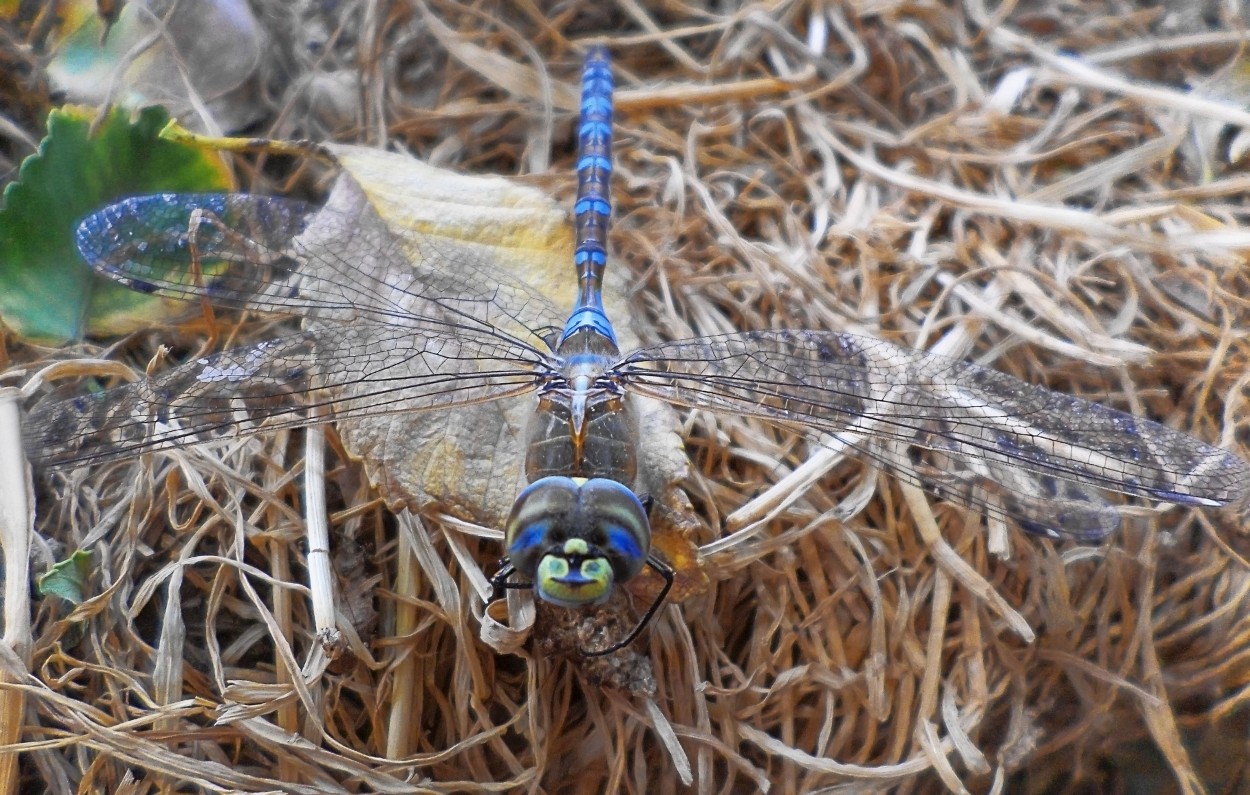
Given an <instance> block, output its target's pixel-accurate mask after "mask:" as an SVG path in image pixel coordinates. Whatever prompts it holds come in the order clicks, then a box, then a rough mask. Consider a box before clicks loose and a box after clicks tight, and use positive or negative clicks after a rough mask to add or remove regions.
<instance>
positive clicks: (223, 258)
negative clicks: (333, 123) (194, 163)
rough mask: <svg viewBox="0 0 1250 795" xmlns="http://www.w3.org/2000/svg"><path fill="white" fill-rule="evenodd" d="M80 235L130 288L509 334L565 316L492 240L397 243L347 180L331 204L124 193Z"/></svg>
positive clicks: (99, 263)
mask: <svg viewBox="0 0 1250 795" xmlns="http://www.w3.org/2000/svg"><path fill="white" fill-rule="evenodd" d="M77 242H78V248H79V251H80V252H81V253H82V255H83V257H84V258H85V259H86V260H87V261H88V262H89V263H90V264H91V266H92V267H93V268H95V269H96V270H97V271H98V272H100V273H102V274H104V275H106V276H108V277H110V278H112V279H115V280H117V281H119V282H121V283H123V284H125V285H127V286H129V287H131V288H132V289H135V290H139V291H141V292H148V293H158V294H161V295H166V296H172V297H175V298H183V299H187V300H197V299H203V300H206V301H208V302H210V303H212V304H215V305H217V306H223V307H230V308H245V309H257V310H262V311H269V312H282V313H286V314H294V315H299V316H304V317H321V318H333V319H339V320H351V319H357V318H359V319H364V320H368V321H370V322H375V323H396V324H404V323H407V322H409V321H410V320H411V319H413V318H421V319H444V320H447V319H450V321H449V322H453V323H456V324H458V325H466V326H470V327H473V328H483V329H484V328H488V327H492V326H496V327H505V328H508V329H509V330H510V331H512V332H513V333H520V332H522V331H529V332H538V331H541V330H542V329H543V328H545V327H547V326H549V325H550V324H551V323H553V322H554V321H555V320H557V319H558V316H559V313H558V312H557V311H556V310H555V309H554V307H553V306H552V304H551V302H550V301H548V300H547V299H546V298H544V297H543V296H542V295H540V294H538V293H537V292H535V291H534V290H532V289H530V288H529V287H527V286H526V285H524V284H523V283H522V282H520V281H517V280H516V279H514V278H512V277H511V276H510V275H509V274H507V273H506V272H505V271H504V270H502V269H501V268H499V267H497V265H496V263H494V262H492V260H491V256H490V250H489V249H488V248H482V247H476V248H475V247H471V246H469V245H468V244H466V243H464V242H463V241H459V240H456V239H453V238H444V237H439V236H436V235H428V236H423V235H421V234H418V233H413V234H410V235H409V236H408V237H407V239H406V241H405V242H404V243H402V244H401V242H400V241H399V240H398V239H397V238H396V237H395V235H394V234H392V233H391V232H390V231H389V230H388V229H387V228H386V225H385V224H384V223H383V222H382V220H381V219H380V218H379V217H378V216H377V214H376V212H375V211H374V210H373V208H372V206H371V205H370V204H369V203H368V202H367V201H365V200H364V198H363V196H362V195H361V194H360V191H359V188H357V187H355V186H354V185H353V184H351V183H350V182H346V181H340V183H339V186H338V187H336V188H335V191H334V192H333V193H332V194H331V197H330V200H329V202H328V203H327V205H326V206H325V207H316V206H314V205H311V204H307V203H305V202H300V201H294V200H290V199H283V198H279V197H272V196H255V195H250V194H156V195H151V196H139V197H135V198H131V199H125V200H123V201H120V202H117V203H116V204H112V205H109V206H108V207H105V208H104V209H102V210H100V211H98V212H96V213H94V214H92V215H90V216H88V217H87V218H86V219H84V220H83V221H82V223H81V224H80V225H79V228H78V233H77Z"/></svg>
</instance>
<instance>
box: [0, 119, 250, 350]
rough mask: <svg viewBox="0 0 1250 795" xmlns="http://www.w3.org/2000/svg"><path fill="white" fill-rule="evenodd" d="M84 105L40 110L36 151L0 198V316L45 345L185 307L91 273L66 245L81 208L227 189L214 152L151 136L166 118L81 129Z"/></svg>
mask: <svg viewBox="0 0 1250 795" xmlns="http://www.w3.org/2000/svg"><path fill="white" fill-rule="evenodd" d="M91 119H92V112H91V111H88V110H86V109H81V108H73V107H69V108H61V109H58V110H54V111H52V113H51V114H49V116H48V133H47V136H46V137H45V138H44V139H43V141H42V142H41V143H40V145H39V151H38V152H37V153H36V154H34V155H31V156H30V157H28V158H26V160H25V161H23V163H22V167H21V169H20V170H19V172H18V179H17V181H16V182H13V183H10V184H9V185H8V186H7V187H6V188H5V190H4V198H3V203H2V206H0V320H3V321H4V323H5V324H7V325H8V326H9V327H10V328H12V329H13V330H14V331H15V332H17V333H18V334H19V335H21V336H23V337H25V338H27V339H32V340H37V341H39V342H44V343H49V344H59V343H64V342H67V341H69V340H73V339H78V338H80V337H82V336H84V335H88V334H92V335H105V334H122V333H127V332H129V331H133V330H135V329H137V328H143V327H148V326H152V325H154V324H159V323H162V322H168V321H169V319H170V318H171V317H173V316H175V315H178V314H182V313H183V312H184V311H185V305H180V304H178V303H176V302H170V301H168V300H164V299H159V298H153V297H151V296H144V295H141V294H139V293H136V292H133V291H131V290H127V289H125V288H124V287H121V286H119V285H116V284H114V283H112V282H111V281H109V280H107V279H102V278H99V277H97V276H95V275H94V274H93V273H92V272H91V270H90V269H89V268H88V267H87V266H86V264H84V263H83V261H82V259H81V258H80V257H79V255H78V251H77V249H76V248H75V246H74V242H73V235H74V230H75V229H76V228H77V226H78V222H79V221H81V220H82V219H83V217H85V216H86V215H87V214H88V213H90V212H92V211H93V210H97V209H99V208H100V207H102V206H104V205H105V204H108V203H109V202H111V201H114V200H116V199H119V198H122V197H124V196H134V195H138V194H143V193H159V192H162V191H185V192H203V191H228V190H230V189H231V182H230V176H229V173H228V171H227V170H226V168H225V165H224V163H223V162H222V160H221V158H220V156H218V155H217V154H215V153H212V152H205V151H203V150H201V149H196V148H194V147H190V146H186V145H184V144H179V143H176V142H172V141H166V140H163V139H161V138H159V137H158V135H157V134H158V133H159V132H160V130H161V128H162V127H164V126H165V124H166V122H168V121H169V116H168V115H167V114H166V113H165V111H164V110H163V109H161V108H148V109H146V110H144V111H142V112H140V113H139V114H138V116H137V117H136V118H135V119H134V120H133V121H132V120H130V118H129V117H128V115H127V114H126V113H125V112H123V111H116V110H115V111H114V112H112V113H111V114H110V115H109V116H108V118H107V119H105V121H104V122H103V123H102V124H101V125H100V126H99V129H98V130H97V131H96V133H95V135H93V136H89V135H88V128H89V126H90V124H91Z"/></svg>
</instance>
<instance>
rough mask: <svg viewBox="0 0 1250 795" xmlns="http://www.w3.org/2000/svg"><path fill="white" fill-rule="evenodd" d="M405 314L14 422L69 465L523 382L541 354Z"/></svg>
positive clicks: (497, 392) (317, 331) (418, 406)
mask: <svg viewBox="0 0 1250 795" xmlns="http://www.w3.org/2000/svg"><path fill="white" fill-rule="evenodd" d="M446 332H447V329H446V326H444V325H443V324H441V323H433V322H422V321H418V320H414V319H409V322H408V323H407V324H406V325H404V326H395V325H390V324H383V323H377V322H373V321H358V322H356V323H350V324H348V323H337V322H329V323H323V324H313V325H311V326H310V327H309V328H308V329H306V330H305V331H303V332H301V333H298V334H294V335H291V336H288V337H281V338H278V339H272V340H268V341H265V342H262V343H260V344H258V345H255V346H252V347H247V348H238V349H236V350H231V351H226V352H224V353H219V354H216V355H213V356H209V357H205V358H202V359H197V360H195V361H192V362H188V363H186V364H183V365H181V366H179V367H176V368H173V369H171V370H169V371H167V372H165V373H162V374H160V375H159V376H157V377H155V378H152V379H146V380H143V381H138V382H135V383H132V384H127V385H125V386H121V387H117V388H115V389H110V390H107V391H105V392H102V393H99V394H95V395H84V396H80V397H75V398H73V399H70V400H63V401H58V402H50V403H44V404H40V405H38V406H36V407H35V408H34V410H32V411H31V413H30V415H29V417H28V418H27V421H26V422H25V423H24V425H23V434H24V442H25V447H26V450H27V451H28V454H29V455H30V457H31V460H32V462H33V463H35V464H36V465H42V466H54V467H62V466H72V465H80V464H92V463H98V462H102V461H111V460H118V459H123V458H127V457H131V456H134V455H137V454H139V453H142V452H148V451H153V450H163V449H167V448H170V447H175V446H179V445H183V444H197V443H200V442H205V441H210V440H213V439H221V438H227V437H232V436H238V435H243V434H250V433H255V432H257V431H260V430H269V429H273V428H280V427H292V426H300V425H307V424H309V423H310V422H312V421H317V422H324V421H325V420H326V419H327V418H326V417H320V418H318V419H316V420H310V419H309V417H307V416H306V412H307V409H309V408H310V407H312V406H325V407H328V408H330V409H331V410H332V411H333V418H334V419H335V420H343V419H352V418H358V417H363V416H373V415H381V414H389V413H395V412H398V411H424V410H432V409H445V408H451V407H454V406H462V405H466V404H470V403H480V402H483V401H488V400H496V399H499V398H502V397H506V396H509V395H516V394H521V393H525V392H529V391H532V390H533V389H534V388H535V386H536V384H537V383H538V379H539V378H540V377H541V374H543V373H545V372H550V366H551V365H550V363H549V362H548V360H546V359H545V358H543V357H542V356H541V355H539V354H536V353H535V351H534V350H533V349H531V348H530V347H529V346H527V345H525V344H524V343H521V342H518V341H515V340H509V339H508V338H507V337H506V336H504V335H500V334H499V333H497V332H494V333H492V332H485V331H478V330H474V329H461V330H460V331H459V332H458V333H457V334H456V335H454V336H449V335H448V334H447V333H446Z"/></svg>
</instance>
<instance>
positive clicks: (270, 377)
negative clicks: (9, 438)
mask: <svg viewBox="0 0 1250 795" xmlns="http://www.w3.org/2000/svg"><path fill="white" fill-rule="evenodd" d="M612 93H613V76H612V70H611V63H610V60H609V56H608V53H607V51H606V50H605V49H603V48H601V47H594V48H592V49H590V50H589V51H588V54H587V55H586V59H585V64H584V67H583V73H582V99H581V108H580V126H579V127H578V143H579V147H578V160H577V175H578V189H577V198H576V204H575V206H574V218H575V225H576V228H575V253H574V263H573V264H574V266H575V268H576V272H577V280H578V287H577V296H576V303H575V305H574V308H573V310H572V313H571V314H570V315H569V316H568V317H567V320H566V321H565V322H564V323H563V325H560V324H558V323H555V324H553V322H552V321H553V317H552V315H551V312H552V307H551V304H550V302H549V301H548V300H547V299H546V298H545V297H544V296H542V295H540V294H538V293H537V292H536V291H535V290H534V289H533V288H531V287H529V286H527V285H525V284H524V283H523V282H521V281H520V280H518V279H514V278H512V277H511V276H510V275H509V274H507V273H505V272H502V271H500V270H499V269H498V268H496V267H494V266H493V264H492V263H491V262H490V261H488V259H487V258H484V257H482V256H480V255H477V254H473V253H471V252H466V251H460V250H457V249H456V248H455V246H454V245H453V244H449V243H447V242H446V241H443V240H440V239H438V238H436V237H434V236H429V237H427V238H422V237H421V236H420V235H418V236H417V237H416V240H417V243H416V245H417V247H418V248H420V249H422V250H423V253H424V254H429V255H431V256H432V258H433V259H434V260H437V261H441V262H444V263H447V265H448V267H445V268H441V269H428V268H427V269H425V270H413V269H411V268H405V267H404V266H405V265H406V262H405V261H403V260H404V255H403V254H402V252H401V249H400V248H399V247H397V246H395V245H394V244H393V242H392V241H390V240H389V238H388V233H387V232H386V231H385V230H384V229H382V230H379V229H378V227H377V224H376V223H373V224H372V225H371V224H370V222H369V220H368V219H367V218H363V217H361V216H360V215H359V214H352V213H350V212H347V211H343V210H340V209H336V208H334V207H329V206H327V207H317V206H314V205H311V204H307V203H304V202H300V201H296V200H293V199H285V198H280V197H272V196H260V195H251V194H212V195H200V194H159V195H151V196H140V197H134V198H130V199H125V200H123V201H120V202H118V203H115V204H112V205H110V206H107V207H105V208H104V209H102V210H99V211H98V212H96V213H94V214H92V215H90V216H88V217H87V218H86V219H85V220H84V221H83V222H82V223H81V224H80V226H79V228H78V231H77V245H78V248H79V250H80V252H81V253H82V255H83V257H84V258H85V259H86V260H87V262H88V263H90V265H91V266H92V267H93V268H94V269H95V270H96V271H98V272H100V273H102V274H104V275H107V276H108V277H110V278H112V279H114V280H116V281H118V282H121V283H122V284H125V285H127V286H128V287H130V288H132V289H134V290H138V291H141V292H144V293H154V294H159V295H163V296H170V297H176V298H181V299H186V300H197V301H203V302H207V303H211V304H213V305H216V306H222V307H226V308H237V309H261V310H266V311H271V312H279V313H285V314H288V315H295V316H298V317H301V318H303V319H304V320H305V324H304V327H303V330H302V331H300V332H299V333H296V334H293V335H290V336H286V337H280V338H277V339H273V340H268V341H266V342H263V343H261V344H259V345H253V346H251V347H245V348H240V349H236V350H231V351H226V352H223V353H218V354H215V355H211V356H207V357H204V358H200V359H197V360H195V361H191V362H187V363H185V364H182V365H179V366H177V367H175V368H173V369H171V370H169V371H166V372H165V373H162V374H159V375H156V376H154V377H151V378H148V379H146V380H142V381H138V382H135V383H132V384H127V385H125V386H121V387H116V388H114V389H111V390H107V391H104V392H102V393H98V394H95V395H89V396H81V397H76V398H72V399H69V400H63V401H55V402H48V403H44V404H39V405H37V406H36V407H34V409H32V411H31V412H30V415H29V417H28V420H27V422H26V423H25V432H24V433H25V443H26V449H27V450H28V451H29V455H30V457H31V458H32V461H33V463H35V464H36V465H42V466H44V467H51V468H67V467H77V466H82V465H89V464H95V463H98V462H102V461H115V460H120V459H125V458H128V457H132V456H136V455H138V454H140V453H144V452H150V451H156V450H162V449H169V448H173V447H177V446H182V445H187V444H193V443H200V442H204V441H208V440H211V439H215V438H221V437H229V436H238V435H242V434H251V433H256V432H259V431H261V430H265V429H273V428H281V427H288V428H289V427H299V426H304V425H309V424H313V423H317V422H325V421H327V419H328V420H347V419H352V418H359V417H369V416H377V415H382V414H390V413H396V412H421V411H434V410H446V409H453V408H457V407H464V406H470V405H474V404H480V403H485V402H489V401H502V400H528V401H530V402H531V404H532V405H531V408H532V419H531V420H530V424H529V430H528V443H527V444H528V446H527V451H526V453H525V466H524V471H525V478H526V482H527V484H528V485H525V486H524V487H523V489H522V490H521V491H520V493H519V495H518V496H517V498H516V500H515V503H514V505H513V507H512V510H511V513H510V515H509V516H508V518H507V520H506V521H505V522H504V545H505V556H504V557H503V558H502V560H501V565H500V568H499V570H498V572H497V574H496V575H495V576H494V577H493V579H492V584H493V589H492V590H493V592H492V594H491V600H492V601H493V600H495V599H499V598H502V597H503V596H504V595H506V593H507V592H508V591H510V590H514V589H532V591H533V592H534V594H536V596H537V597H538V598H539V599H542V600H545V601H546V602H549V603H551V604H554V605H557V606H561V607H566V608H576V609H584V608H590V607H594V606H597V605H601V604H603V603H604V602H605V601H606V600H607V599H608V598H609V597H610V596H611V595H612V594H613V592H614V590H615V589H617V588H619V587H620V586H621V585H622V584H623V583H625V582H627V581H629V580H630V579H631V578H633V577H635V576H637V575H638V574H639V573H640V572H641V571H642V570H643V569H644V568H649V569H651V570H652V571H654V572H655V573H656V574H658V575H659V576H660V577H661V578H662V580H663V586H662V588H661V590H660V591H659V594H658V596H656V597H655V599H654V600H653V601H652V603H651V604H650V606H649V607H648V608H647V610H646V611H645V613H644V614H643V615H642V617H641V618H640V620H639V621H638V622H637V623H636V625H635V626H634V627H633V628H632V629H631V630H630V631H629V632H628V633H627V634H626V635H625V637H624V638H622V639H621V640H619V641H617V642H615V643H611V644H609V645H607V646H605V647H603V648H599V649H587V650H583V651H582V653H583V654H585V655H587V656H595V655H601V654H607V653H610V652H613V651H617V650H619V649H622V648H624V647H625V646H626V645H628V644H630V643H632V642H633V641H634V640H635V639H636V638H637V637H638V635H639V633H640V632H641V631H642V630H643V628H644V627H645V626H646V625H647V623H648V622H649V621H650V620H651V618H652V617H653V616H654V615H655V613H656V611H657V610H658V608H659V607H660V605H661V604H662V603H663V602H664V599H665V597H666V596H667V594H668V592H669V589H670V588H671V586H672V583H673V569H672V567H671V566H669V565H668V563H666V562H665V561H664V560H663V558H662V557H661V556H660V555H659V554H658V553H657V552H656V551H655V550H654V549H653V548H652V544H651V528H650V519H649V517H648V510H647V505H646V502H645V500H644V499H642V498H640V497H639V496H638V494H637V493H636V491H635V488H636V485H635V484H636V481H637V480H638V478H639V474H640V473H639V471H638V469H639V464H638V462H639V457H638V453H637V428H636V418H635V417H634V416H633V411H634V405H633V404H634V396H641V397H646V398H655V399H659V400H661V401H666V402H668V403H669V404H672V405H674V406H677V407H681V408H685V409H689V410H709V411H713V412H725V413H731V414H737V415H742V416H747V417H754V418H758V419H761V420H765V421H768V422H771V423H773V424H775V425H777V426H780V427H782V428H785V429H791V430H795V431H797V432H800V433H803V434H806V435H807V436H808V437H809V438H811V439H813V441H815V442H816V443H818V444H825V445H828V446H836V447H838V448H839V449H848V450H850V451H851V452H852V453H853V454H854V455H855V456H856V457H858V458H859V459H860V460H862V461H863V462H865V463H867V464H869V465H870V466H872V467H876V468H879V469H883V470H885V471H888V472H889V473H891V474H892V475H893V476H894V477H895V478H897V479H899V480H901V481H903V482H905V483H909V484H914V485H917V486H921V487H923V488H924V489H926V490H927V491H928V492H930V493H931V494H932V495H934V496H935V497H936V498H938V499H942V500H946V501H949V502H953V503H957V504H961V505H964V506H968V507H969V508H972V509H974V510H976V511H979V512H980V513H981V514H982V515H983V516H985V517H987V518H994V519H998V520H1010V521H1012V522H1014V523H1015V524H1016V525H1017V526H1019V527H1020V528H1021V529H1022V530H1024V531H1026V532H1030V533H1035V534H1040V535H1043V536H1046V537H1050V538H1056V539H1059V538H1068V539H1074V540H1076V541H1080V542H1097V541H1100V540H1102V539H1104V538H1105V537H1107V536H1108V535H1109V534H1111V533H1112V532H1114V531H1115V530H1116V529H1118V528H1119V527H1120V525H1121V522H1122V519H1123V517H1124V516H1125V515H1126V509H1127V508H1128V507H1129V506H1130V505H1132V502H1131V498H1137V499H1139V500H1146V501H1151V502H1155V503H1169V504H1174V505H1181V506H1191V507H1199V508H1215V507H1219V506H1224V505H1230V504H1239V503H1242V502H1244V501H1245V499H1246V497H1247V495H1248V493H1250V465H1248V464H1247V463H1246V462H1245V461H1244V460H1243V459H1241V458H1240V457H1238V456H1237V455H1235V454H1234V453H1232V452H1230V451H1228V450H1225V449H1222V448H1219V447H1216V446H1212V445H1209V444H1207V443H1205V442H1202V441H1200V440H1198V439H1196V438H1194V437H1192V436H1189V435H1187V434H1185V433H1182V432H1180V431H1177V430H1173V429H1171V428H1169V427H1166V426H1164V425H1162V424H1159V423H1156V422H1153V421H1151V420H1148V419H1145V418H1141V417H1138V416H1134V415H1131V414H1127V413H1124V412H1121V411H1117V410H1114V409H1111V408H1108V407H1105V406H1102V405H1100V404H1097V403H1093V402H1089V401H1086V400H1083V399H1081V398H1077V397H1073V396H1070V395H1065V394H1061V393H1058V392H1053V391H1050V390H1047V389H1044V388H1042V387H1039V386H1035V385H1031V384H1028V383H1026V382H1024V381H1021V380H1019V379H1017V378H1015V377H1013V376H1010V375H1007V374H1005V373H1001V372H998V371H995V370H993V369H989V368H986V367H982V366H979V365H976V364H973V363H969V362H965V361H961V360H957V359H953V358H948V357H944V356H940V355H936V354H931V353H927V352H924V351H919V350H910V349H907V348H903V347H900V346H897V345H894V344H892V343H889V342H886V341H883V340H880V339H875V338H871V337H865V336H856V335H852V334H847V333H842V332H837V331H827V330H787V329H781V330H777V329H773V330H755V331H742V332H737V333H729V334H721V335H716V336H704V337H697V338H692V339H683V340H675V341H667V342H660V343H658V344H652V345H645V346H641V347H637V348H636V349H633V350H628V351H625V352H622V351H621V350H620V347H619V345H618V342H617V334H616V331H615V329H614V326H613V324H612V322H611V320H610V319H609V317H608V313H607V311H606V310H605V308H604V303H603V299H602V287H601V285H602V279H603V275H604V272H605V269H606V267H607V260H608V254H607V243H608V231H609V220H610V216H611V202H610V180H611V175H612V168H613V166H612V119H613V105H612ZM174 266H176V267H174ZM518 329H520V330H528V332H532V334H527V333H522V331H518ZM552 329H560V331H559V332H558V333H546V334H544V330H552ZM401 364H402V366H401ZM313 409H316V410H317V411H315V412H314V411H312V410H313Z"/></svg>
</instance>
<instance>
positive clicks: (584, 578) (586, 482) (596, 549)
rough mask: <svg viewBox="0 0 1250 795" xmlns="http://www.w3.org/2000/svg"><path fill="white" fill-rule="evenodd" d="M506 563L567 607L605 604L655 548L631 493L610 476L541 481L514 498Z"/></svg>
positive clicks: (545, 596) (506, 537)
mask: <svg viewBox="0 0 1250 795" xmlns="http://www.w3.org/2000/svg"><path fill="white" fill-rule="evenodd" d="M504 533H505V535H504V543H505V545H506V547H507V550H508V560H510V561H511V562H512V565H513V566H514V567H515V568H516V570H517V572H519V573H520V574H521V575H522V576H524V577H527V578H529V579H530V580H531V581H532V582H533V583H534V590H535V592H537V594H538V595H539V596H541V597H542V598H543V599H546V600H547V601H549V602H551V603H553V604H557V605H560V606H562V607H587V606H590V605H597V604H602V603H603V602H605V601H607V599H608V597H609V596H611V595H612V589H613V587H614V586H615V585H616V584H617V583H622V582H625V581H626V580H628V579H630V578H631V577H633V576H634V575H635V574H637V573H638V572H639V571H640V570H641V569H642V567H643V564H644V563H646V560H647V553H648V550H649V549H650V547H651V529H650V525H649V523H648V521H647V514H646V511H644V510H643V508H642V504H641V503H640V502H639V501H638V498H637V497H636V496H634V493H633V492H632V491H630V490H629V489H628V488H626V487H625V486H623V485H622V484H620V483H617V482H616V481H614V480H607V479H605V478H591V479H585V478H567V477H560V476H552V477H545V478H541V479H539V480H537V481H535V482H533V483H531V484H530V485H529V486H527V487H526V488H525V490H524V491H522V492H521V494H520V496H519V497H517V501H516V505H515V506H513V509H512V515H511V516H509V517H508V522H507V524H506V526H505V528H504Z"/></svg>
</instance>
